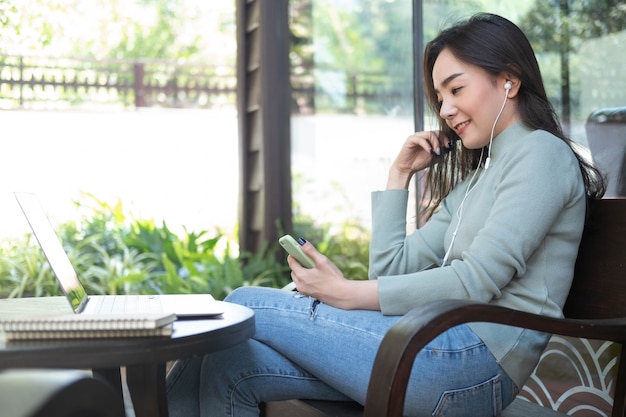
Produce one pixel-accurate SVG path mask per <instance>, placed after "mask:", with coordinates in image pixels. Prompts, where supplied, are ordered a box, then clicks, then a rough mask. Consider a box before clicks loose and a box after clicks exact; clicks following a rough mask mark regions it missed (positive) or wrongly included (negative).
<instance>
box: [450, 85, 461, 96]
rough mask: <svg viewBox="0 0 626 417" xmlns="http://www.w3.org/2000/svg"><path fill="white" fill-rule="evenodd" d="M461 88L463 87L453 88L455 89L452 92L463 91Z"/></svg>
mask: <svg viewBox="0 0 626 417" xmlns="http://www.w3.org/2000/svg"><path fill="white" fill-rule="evenodd" d="M461 88H463V87H455V88H453V89H452V90H451V91H452V94H456V93H458V92H459V91H461Z"/></svg>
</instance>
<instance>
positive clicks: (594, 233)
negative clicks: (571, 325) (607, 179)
mask: <svg viewBox="0 0 626 417" xmlns="http://www.w3.org/2000/svg"><path fill="white" fill-rule="evenodd" d="M625 294H626V199H623V198H621V199H618V198H616V199H613V198H611V199H602V200H596V201H592V202H591V204H590V206H589V219H588V221H587V226H586V228H585V231H584V234H583V240H582V242H581V245H580V249H579V251H578V258H577V260H576V270H575V273H574V281H573V283H572V288H571V290H570V293H569V296H568V298H567V302H566V303H565V308H564V314H565V316H566V317H569V318H581V319H582V318H584V319H602V318H612V317H626V303H625V302H624V296H625Z"/></svg>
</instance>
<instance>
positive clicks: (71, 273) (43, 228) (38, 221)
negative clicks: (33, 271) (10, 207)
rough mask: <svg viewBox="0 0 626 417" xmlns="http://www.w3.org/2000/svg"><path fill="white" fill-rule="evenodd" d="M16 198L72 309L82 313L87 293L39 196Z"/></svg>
mask: <svg viewBox="0 0 626 417" xmlns="http://www.w3.org/2000/svg"><path fill="white" fill-rule="evenodd" d="M15 198H17V202H18V203H19V205H20V207H21V208H22V211H23V212H24V215H25V216H26V220H28V224H29V225H30V228H31V229H32V231H33V234H34V235H35V237H36V238H37V242H39V246H41V249H42V251H43V253H44V255H45V256H46V258H47V259H48V263H49V264H50V266H51V267H52V271H53V272H54V275H56V278H57V281H58V282H59V285H60V286H61V289H62V290H63V293H64V294H65V296H66V297H67V299H68V300H69V302H70V304H71V306H72V309H73V310H74V312H76V313H78V312H80V311H81V310H82V309H83V307H84V304H85V303H86V302H87V293H86V292H85V288H84V287H83V286H82V285H81V283H80V281H78V277H77V276H76V271H75V270H74V267H73V266H72V264H71V263H70V260H69V258H68V256H67V254H66V253H65V250H64V249H63V245H62V244H61V241H60V240H59V237H58V236H57V234H56V232H55V231H54V228H53V227H52V224H51V223H50V220H49V219H48V216H47V215H46V213H45V212H44V210H43V207H42V206H41V204H40V203H39V200H38V199H37V196H36V195H35V194H31V193H15Z"/></svg>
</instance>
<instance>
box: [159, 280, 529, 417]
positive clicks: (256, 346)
mask: <svg viewBox="0 0 626 417" xmlns="http://www.w3.org/2000/svg"><path fill="white" fill-rule="evenodd" d="M226 301H229V302H233V303H237V304H243V305H246V306H248V307H250V308H252V309H253V310H254V312H255V320H256V333H255V335H254V337H253V339H251V340H249V341H247V342H244V343H242V344H240V345H237V346H235V347H233V348H231V349H227V350H223V351H219V352H216V353H212V354H209V355H206V356H205V357H202V358H192V359H186V360H180V361H178V362H176V363H175V365H174V367H173V368H172V370H171V371H170V373H169V374H168V378H167V385H168V386H167V390H168V402H169V412H170V416H171V417H183V416H184V417H191V416H203V417H218V416H219V417H222V416H233V417H248V416H257V415H258V414H259V409H258V403H261V402H267V401H278V400H286V399H294V398H307V399H326V400H347V399H352V400H356V401H358V402H360V403H361V404H363V403H364V401H365V396H366V392H367V386H368V383H369V377H370V372H371V369H372V364H373V362H374V358H375V356H376V351H377V349H378V346H379V345H380V342H381V340H382V338H383V336H384V335H385V333H386V332H387V330H388V329H389V328H390V327H391V326H392V325H393V324H394V323H396V322H397V321H398V320H399V319H400V317H398V316H383V315H382V314H381V313H380V312H376V311H362V310H351V311H347V310H340V309H336V308H333V307H330V306H327V305H325V304H323V303H319V302H318V301H317V300H315V299H313V298H310V297H305V296H302V295H300V294H299V293H297V292H292V291H285V290H276V289H269V288H259V287H243V288H240V289H237V290H236V291H234V292H233V293H232V294H231V295H230V296H229V297H227V299H226ZM516 394H517V388H516V386H515V384H514V383H513V382H512V381H511V379H510V378H509V377H508V376H507V375H506V373H505V372H504V371H503V370H502V369H501V368H500V366H499V365H498V363H497V362H496V360H495V359H494V357H493V355H492V354H491V353H490V352H489V350H488V349H487V347H486V346H485V345H484V344H483V343H482V341H481V340H480V339H479V338H478V337H477V336H476V335H475V334H474V333H473V332H472V331H471V330H470V328H469V327H468V326H465V325H461V326H457V327H455V328H452V329H450V330H448V331H447V332H445V333H443V334H442V335H440V336H439V337H437V338H436V339H435V340H433V341H432V342H431V343H430V344H429V345H428V346H427V347H426V348H425V349H423V350H422V351H421V352H420V353H419V355H418V356H417V358H416V360H415V364H414V365H413V371H412V376H411V380H410V382H409V387H408V390H407V396H406V403H405V415H407V416H471V417H480V416H497V415H499V414H500V412H501V411H502V408H503V407H505V406H506V405H508V404H509V403H510V402H511V401H512V400H513V399H514V397H515V395H516Z"/></svg>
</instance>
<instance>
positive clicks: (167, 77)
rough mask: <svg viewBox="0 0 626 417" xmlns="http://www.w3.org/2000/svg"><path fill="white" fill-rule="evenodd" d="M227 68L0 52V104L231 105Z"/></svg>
mask: <svg viewBox="0 0 626 417" xmlns="http://www.w3.org/2000/svg"><path fill="white" fill-rule="evenodd" d="M235 92H236V76H235V70H234V68H231V67H228V66H215V65H198V64H178V63H175V62H170V61H156V60H137V61H131V60H93V59H79V58H54V57H25V56H6V55H3V56H0V108H4V109H7V108H33V109H37V108H69V107H77V106H79V107H81V106H82V107H84V106H111V105H113V106H123V107H130V106H135V107H159V106H161V107H185V108H187V107H189V108H211V107H215V106H219V105H224V104H229V105H232V104H234V103H235V97H236V96H235Z"/></svg>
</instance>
